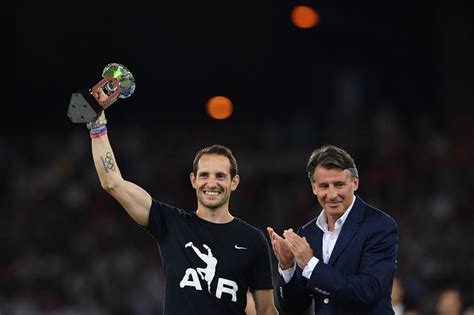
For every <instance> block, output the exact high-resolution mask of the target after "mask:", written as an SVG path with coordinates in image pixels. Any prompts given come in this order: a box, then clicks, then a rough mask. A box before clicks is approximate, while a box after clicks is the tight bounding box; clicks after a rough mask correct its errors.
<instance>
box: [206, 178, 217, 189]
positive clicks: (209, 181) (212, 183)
mask: <svg viewBox="0 0 474 315" xmlns="http://www.w3.org/2000/svg"><path fill="white" fill-rule="evenodd" d="M206 185H207V186H209V187H211V188H212V187H216V186H217V180H216V177H215V176H209V178H208V179H207V182H206Z"/></svg>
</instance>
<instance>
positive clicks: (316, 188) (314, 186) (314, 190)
mask: <svg viewBox="0 0 474 315" xmlns="http://www.w3.org/2000/svg"><path fill="white" fill-rule="evenodd" d="M310 183H311V189H312V190H313V194H314V195H315V196H317V195H318V185H317V184H316V182H313V181H310Z"/></svg>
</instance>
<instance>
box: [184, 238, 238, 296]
mask: <svg viewBox="0 0 474 315" xmlns="http://www.w3.org/2000/svg"><path fill="white" fill-rule="evenodd" d="M202 246H203V247H204V248H205V249H206V251H207V254H205V253H202V252H201V251H200V250H199V248H197V247H196V246H194V244H193V242H188V243H186V245H184V247H185V248H189V247H190V248H192V249H193V251H194V252H195V253H196V255H197V256H198V257H199V258H200V259H201V260H202V261H204V262H205V263H206V268H196V269H193V268H188V269H186V272H185V273H184V276H183V279H181V281H180V283H179V286H180V287H181V288H184V287H194V288H195V289H196V290H198V291H202V286H201V282H200V281H199V278H198V274H199V277H200V278H201V279H202V280H204V281H206V282H207V290H208V291H209V293H211V283H212V280H213V279H214V276H215V275H216V266H217V262H218V261H217V258H215V257H214V256H213V255H212V250H211V248H209V246H207V245H206V244H203V245H202ZM238 290H239V286H238V285H237V283H236V282H235V281H232V280H229V279H224V278H218V280H217V288H216V297H217V298H218V299H221V298H222V294H223V293H227V294H230V295H231V297H232V302H237V291H238ZM211 294H212V293H211Z"/></svg>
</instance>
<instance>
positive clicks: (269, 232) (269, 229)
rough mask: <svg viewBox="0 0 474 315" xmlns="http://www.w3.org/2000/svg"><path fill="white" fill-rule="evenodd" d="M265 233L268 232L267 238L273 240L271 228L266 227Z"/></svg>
mask: <svg viewBox="0 0 474 315" xmlns="http://www.w3.org/2000/svg"><path fill="white" fill-rule="evenodd" d="M267 232H268V236H269V237H270V239H271V238H273V232H274V231H273V229H272V228H271V227H267Z"/></svg>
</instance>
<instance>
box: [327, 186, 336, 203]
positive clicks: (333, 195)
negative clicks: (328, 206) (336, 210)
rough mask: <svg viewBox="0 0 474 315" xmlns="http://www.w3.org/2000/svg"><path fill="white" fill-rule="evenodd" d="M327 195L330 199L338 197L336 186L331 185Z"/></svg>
mask: <svg viewBox="0 0 474 315" xmlns="http://www.w3.org/2000/svg"><path fill="white" fill-rule="evenodd" d="M327 197H328V198H329V199H330V200H333V199H336V198H337V190H336V188H334V186H329V188H328V193H327Z"/></svg>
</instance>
